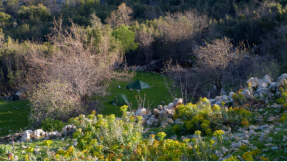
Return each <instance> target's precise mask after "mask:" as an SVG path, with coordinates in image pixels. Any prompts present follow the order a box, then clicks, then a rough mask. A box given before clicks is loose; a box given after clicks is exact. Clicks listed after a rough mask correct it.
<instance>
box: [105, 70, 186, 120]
mask: <svg viewBox="0 0 287 162" xmlns="http://www.w3.org/2000/svg"><path fill="white" fill-rule="evenodd" d="M136 79H139V80H141V81H143V82H145V83H148V84H149V85H150V86H154V87H153V88H150V89H142V90H140V92H139V94H140V96H141V97H142V98H143V97H144V94H146V95H145V99H146V103H145V106H144V107H145V108H147V107H148V106H147V104H148V103H149V105H150V104H151V106H150V109H153V108H156V107H157V106H158V105H161V101H164V102H165V104H168V103H169V102H172V101H173V98H172V96H171V94H170V92H169V90H168V88H167V87H166V84H165V82H166V83H167V84H168V87H169V88H170V89H171V91H172V95H174V96H173V97H179V96H180V95H179V90H177V91H176V92H177V93H175V92H174V90H172V89H173V88H171V87H172V81H171V80H170V79H169V77H168V76H166V75H161V74H157V73H152V72H137V74H136V76H135V77H134V78H133V79H132V81H134V80H136ZM129 83H130V82H116V81H115V82H114V83H112V86H111V87H110V88H109V89H108V92H109V94H110V95H108V96H106V97H105V100H104V103H103V106H102V107H103V108H102V111H101V112H100V114H103V115H110V114H116V116H121V113H120V111H119V108H120V106H114V105H112V100H113V99H114V97H115V95H116V94H118V93H123V94H125V95H126V96H127V98H128V100H129V102H130V104H131V105H132V106H131V107H132V109H137V108H138V104H137V101H136V98H135V96H137V98H139V95H138V92H137V91H136V90H133V91H132V92H130V90H129V89H125V87H126V85H127V84H129ZM118 86H121V89H119V88H118ZM122 88H124V89H122Z"/></svg>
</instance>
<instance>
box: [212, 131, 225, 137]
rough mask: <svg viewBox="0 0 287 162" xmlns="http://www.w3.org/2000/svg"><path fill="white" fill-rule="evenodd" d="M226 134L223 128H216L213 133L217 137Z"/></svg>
mask: <svg viewBox="0 0 287 162" xmlns="http://www.w3.org/2000/svg"><path fill="white" fill-rule="evenodd" d="M223 134H224V132H223V131H222V130H216V131H215V132H214V133H213V135H214V136H216V137H220V136H222V135H223Z"/></svg>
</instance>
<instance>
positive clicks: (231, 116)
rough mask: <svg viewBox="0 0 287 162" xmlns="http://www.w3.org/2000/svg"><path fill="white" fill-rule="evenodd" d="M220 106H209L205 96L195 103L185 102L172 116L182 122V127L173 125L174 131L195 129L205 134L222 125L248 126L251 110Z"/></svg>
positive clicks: (189, 131)
mask: <svg viewBox="0 0 287 162" xmlns="http://www.w3.org/2000/svg"><path fill="white" fill-rule="evenodd" d="M224 105H225V103H224V102H222V104H221V106H218V105H214V106H213V107H212V106H211V104H210V102H209V100H208V99H207V98H201V99H200V101H199V102H198V103H196V104H191V103H189V104H186V105H180V106H178V108H177V110H176V113H175V114H174V118H175V119H176V118H180V119H182V120H183V122H184V127H180V126H178V125H175V126H174V131H175V132H177V133H179V132H185V131H186V133H193V132H194V131H196V130H201V131H203V132H204V133H205V134H207V135H208V134H211V133H212V132H213V131H214V130H216V129H220V128H222V127H224V126H231V127H235V126H240V125H244V126H248V125H249V121H248V118H249V117H250V116H251V112H250V111H248V110H245V109H243V108H237V107H233V108H231V107H230V108H227V107H224Z"/></svg>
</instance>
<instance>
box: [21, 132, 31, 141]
mask: <svg viewBox="0 0 287 162" xmlns="http://www.w3.org/2000/svg"><path fill="white" fill-rule="evenodd" d="M30 138H31V134H30V133H29V131H25V132H24V133H23V136H22V137H21V139H20V141H22V142H25V141H29V140H30Z"/></svg>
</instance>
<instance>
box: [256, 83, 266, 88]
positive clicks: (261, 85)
mask: <svg viewBox="0 0 287 162" xmlns="http://www.w3.org/2000/svg"><path fill="white" fill-rule="evenodd" d="M261 88H268V85H267V84H266V83H261V84H260V85H259V86H258V89H261Z"/></svg>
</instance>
